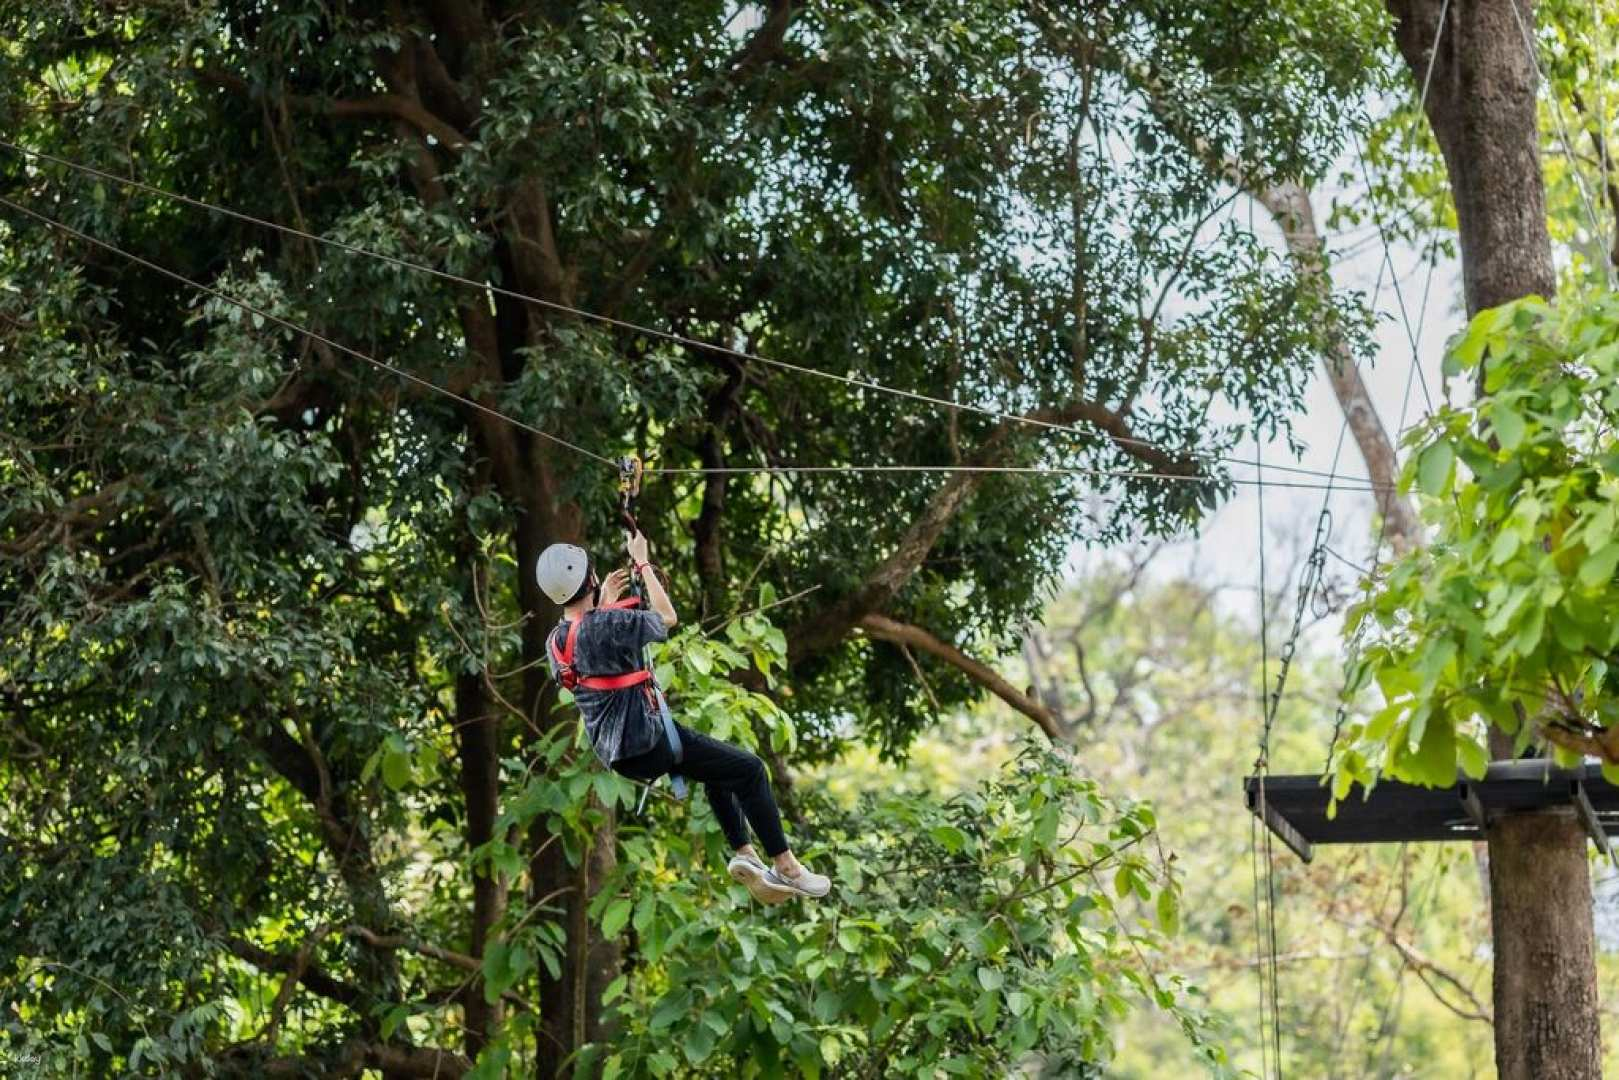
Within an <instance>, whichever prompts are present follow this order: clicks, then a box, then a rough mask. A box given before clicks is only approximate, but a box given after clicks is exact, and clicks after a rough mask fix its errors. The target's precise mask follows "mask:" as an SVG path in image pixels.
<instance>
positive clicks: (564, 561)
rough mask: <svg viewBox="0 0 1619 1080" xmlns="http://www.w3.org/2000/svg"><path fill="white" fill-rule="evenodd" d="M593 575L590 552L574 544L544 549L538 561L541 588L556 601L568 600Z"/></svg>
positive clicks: (565, 601) (562, 602) (537, 571)
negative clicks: (587, 552) (586, 552)
mask: <svg viewBox="0 0 1619 1080" xmlns="http://www.w3.org/2000/svg"><path fill="white" fill-rule="evenodd" d="M589 576H590V556H589V555H587V554H585V549H584V548H582V547H575V546H574V545H572V544H552V545H551V546H550V547H548V548H546V549H545V550H544V551H542V552H540V557H539V559H538V560H536V561H535V563H534V578H535V580H537V581H538V582H539V583H540V591H541V592H543V593H544V594H545V595H546V596H549V597H550V598H551V601H552V602H553V603H557V604H566V603H567V602H568V601H569V600H572V599H573V598H574V596H575V595H576V594H577V593H578V592H579V586H581V585H583V584H584V583H585V579H586V578H587V577H589Z"/></svg>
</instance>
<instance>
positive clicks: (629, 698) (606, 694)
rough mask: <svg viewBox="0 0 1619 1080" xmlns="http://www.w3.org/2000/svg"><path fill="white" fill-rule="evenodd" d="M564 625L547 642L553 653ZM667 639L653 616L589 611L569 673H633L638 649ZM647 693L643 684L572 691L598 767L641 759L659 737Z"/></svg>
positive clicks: (553, 663) (638, 658) (551, 656)
mask: <svg viewBox="0 0 1619 1080" xmlns="http://www.w3.org/2000/svg"><path fill="white" fill-rule="evenodd" d="M568 626H569V624H568V622H567V621H566V620H564V621H562V622H560V623H558V624H557V628H556V629H555V630H554V631H552V637H551V640H552V641H554V642H556V645H557V647H558V648H559V649H560V648H562V647H563V646H564V645H565V644H566V643H567V640H568V638H567V635H568ZM668 636H669V631H668V629H667V628H665V627H664V625H663V619H662V618H660V617H659V616H658V613H657V612H655V611H625V610H615V609H606V610H597V611H591V612H589V613H587V614H586V615H585V617H584V621H583V622H581V623H580V625H579V636H578V637H577V638H576V639H575V640H574V644H573V670H574V672H575V673H576V674H577V675H579V676H580V677H581V678H584V677H586V676H590V675H623V674H625V673H626V672H630V671H639V670H640V669H641V667H642V661H641V656H642V653H641V650H642V648H643V647H644V646H646V645H647V644H648V643H649V642H653V641H663V640H665V639H666V638H667V637H668ZM545 652H546V656H547V658H548V659H549V660H550V664H551V676H552V677H553V678H557V677H559V672H558V670H557V661H556V655H555V654H554V653H553V652H552V651H551V649H550V648H549V647H547V648H546V650H545ZM647 690H648V684H644V683H643V684H642V685H640V686H631V687H626V688H625V689H623V690H591V689H588V688H586V687H583V686H580V687H577V688H576V689H575V690H574V692H573V696H574V700H575V701H577V702H578V703H579V712H580V713H581V714H582V715H583V716H584V718H585V732H586V733H587V734H588V735H589V736H590V745H591V748H592V749H594V750H595V751H596V757H597V758H598V759H599V760H600V761H601V763H602V764H603V765H606V766H608V767H611V766H612V764H613V762H615V761H618V760H620V759H622V758H629V757H635V756H636V755H637V754H644V753H646V752H647V751H649V750H652V749H654V748H655V747H656V746H657V745H658V743H659V741H660V740H661V739H662V738H663V721H662V720H661V719H660V717H659V715H658V713H657V711H656V709H657V706H656V704H654V703H653V701H652V699H651V696H650V695H649V694H648V693H647Z"/></svg>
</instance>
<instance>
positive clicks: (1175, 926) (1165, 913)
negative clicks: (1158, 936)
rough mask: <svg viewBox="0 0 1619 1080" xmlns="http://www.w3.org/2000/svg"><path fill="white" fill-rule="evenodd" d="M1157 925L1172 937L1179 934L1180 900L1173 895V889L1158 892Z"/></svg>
mask: <svg viewBox="0 0 1619 1080" xmlns="http://www.w3.org/2000/svg"><path fill="white" fill-rule="evenodd" d="M1157 906H1158V925H1159V926H1161V927H1163V931H1164V933H1166V934H1168V935H1169V936H1170V937H1174V936H1175V935H1176V934H1178V933H1180V927H1181V912H1180V899H1179V898H1178V897H1177V896H1176V895H1175V890H1174V889H1160V890H1159V891H1158V905H1157Z"/></svg>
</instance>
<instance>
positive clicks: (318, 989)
mask: <svg viewBox="0 0 1619 1080" xmlns="http://www.w3.org/2000/svg"><path fill="white" fill-rule="evenodd" d="M313 940H314V939H313V938H312V939H311V941H313ZM306 944H309V943H308V942H306ZM225 947H226V948H228V949H229V950H230V952H231V955H232V956H234V957H236V958H237V959H238V960H245V961H247V962H248V963H249V964H252V965H253V966H254V967H256V968H258V969H259V970H260V971H276V972H281V973H283V974H285V975H287V976H288V981H289V982H290V981H292V980H293V979H296V980H297V983H298V984H299V985H301V986H303V987H304V988H305V989H306V990H308V991H309V992H310V993H313V994H318V995H320V996H321V997H323V998H325V999H327V1000H328V1001H335V1002H337V1003H338V1004H340V1005H348V1006H350V1007H354V1006H357V1005H359V1004H360V1002H361V1001H362V1000H363V995H362V994H361V993H360V989H359V987H357V986H355V985H353V984H352V983H347V982H344V981H343V980H342V979H338V978H335V977H333V976H331V975H328V974H327V973H326V972H325V971H323V970H321V968H320V967H319V966H318V965H316V964H313V963H311V962H310V959H309V956H308V955H306V954H305V952H304V950H302V949H300V950H299V951H298V952H296V953H275V952H271V951H270V950H269V949H265V948H262V947H260V946H258V945H255V944H253V943H252V942H251V941H246V940H244V939H242V938H237V937H228V938H226V939H225ZM282 989H283V992H285V989H286V988H285V986H283V988H282ZM277 1000H278V1001H279V1000H280V997H279V995H278V997H277Z"/></svg>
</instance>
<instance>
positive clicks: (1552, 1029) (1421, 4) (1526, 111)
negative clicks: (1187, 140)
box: [1389, 0, 1602, 1080]
mask: <svg viewBox="0 0 1619 1080" xmlns="http://www.w3.org/2000/svg"><path fill="white" fill-rule="evenodd" d="M1513 3H1514V0H1479V2H1466V3H1463V2H1458V0H1452V2H1451V3H1450V5H1449V8H1448V20H1449V21H1448V23H1447V25H1446V26H1445V27H1444V28H1443V31H1444V32H1443V34H1440V33H1439V30H1440V27H1439V14H1440V10H1441V8H1442V6H1443V0H1389V10H1390V11H1391V13H1392V14H1393V15H1394V18H1395V20H1396V27H1395V39H1396V41H1397V42H1398V44H1399V47H1400V51H1401V53H1402V55H1403V56H1404V57H1405V61H1406V64H1407V65H1408V66H1409V67H1410V69H1411V72H1412V74H1413V75H1414V77H1415V78H1416V79H1417V81H1418V84H1419V85H1420V84H1421V82H1422V81H1423V80H1424V79H1425V78H1426V77H1427V72H1428V69H1429V63H1430V60H1432V65H1433V76H1432V85H1431V86H1430V88H1429V91H1428V98H1427V106H1426V107H1427V113H1428V120H1429V122H1430V123H1431V124H1432V125H1433V130H1434V135H1435V137H1436V138H1437V140H1438V142H1439V148H1440V151H1441V152H1442V153H1443V154H1444V157H1445V165H1446V170H1447V172H1448V173H1449V176H1450V185H1451V190H1452V192H1453V195H1454V198H1455V203H1456V218H1457V228H1458V231H1459V233H1460V238H1461V249H1462V280H1463V283H1464V286H1465V288H1466V292H1467V310H1468V313H1469V314H1470V315H1472V314H1476V313H1477V312H1479V311H1481V310H1484V309H1485V308H1490V307H1494V306H1496V305H1498V304H1502V303H1505V302H1507V301H1509V300H1515V299H1518V298H1519V297H1523V296H1527V295H1530V294H1537V295H1540V296H1545V297H1550V296H1551V295H1552V294H1553V293H1554V291H1555V289H1556V276H1555V274H1554V272H1553V269H1552V254H1551V237H1550V235H1549V234H1548V232H1547V230H1546V193H1545V186H1544V183H1543V180H1542V177H1541V172H1540V156H1539V151H1540V132H1539V129H1538V127H1537V116H1536V102H1535V79H1536V72H1535V66H1534V62H1533V58H1532V55H1531V53H1530V51H1529V50H1530V45H1529V44H1528V43H1527V42H1526V41H1525V37H1524V31H1523V28H1522V27H1521V26H1520V25H1519V18H1518V15H1516V14H1515V13H1514V9H1513V7H1512V6H1511V5H1512V4H1513ZM1524 8H1528V9H1529V11H1528V12H1527V13H1524V14H1523V19H1524V22H1525V23H1526V24H1529V25H1532V19H1533V9H1532V0H1526V2H1525V3H1524V4H1523V5H1522V7H1520V8H1519V9H1518V10H1519V11H1520V12H1521V11H1523V9H1524ZM1436 40H1437V41H1438V46H1437V55H1434V54H1435V42H1436ZM1497 734H1498V733H1497ZM1504 742H1505V740H1502V739H1499V738H1492V739H1491V746H1492V749H1494V750H1495V751H1496V753H1497V754H1498V755H1503V751H1504V753H1505V755H1510V750H1504V748H1503V747H1502V743H1504ZM1488 837H1489V849H1490V900H1491V907H1492V912H1491V914H1492V920H1493V936H1494V942H1495V984H1494V991H1495V1057H1496V1070H1497V1073H1498V1075H1499V1076H1500V1077H1501V1080H1549V1078H1555V1080H1576V1078H1586V1077H1599V1076H1601V1075H1602V1067H1601V1054H1602V1043H1601V1038H1600V1031H1599V1026H1598V1019H1597V985H1596V947H1595V940H1594V931H1593V926H1592V919H1591V882H1590V873H1589V870H1588V868H1587V865H1586V855H1585V834H1584V833H1583V832H1582V831H1581V830H1580V828H1579V826H1578V823H1577V822H1575V821H1574V820H1573V819H1572V817H1571V816H1570V815H1569V813H1568V812H1567V811H1563V810H1558V811H1543V812H1538V813H1533V814H1514V815H1506V816H1502V817H1500V818H1498V819H1496V820H1495V821H1493V822H1492V823H1491V825H1490V828H1489V831H1488Z"/></svg>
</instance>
